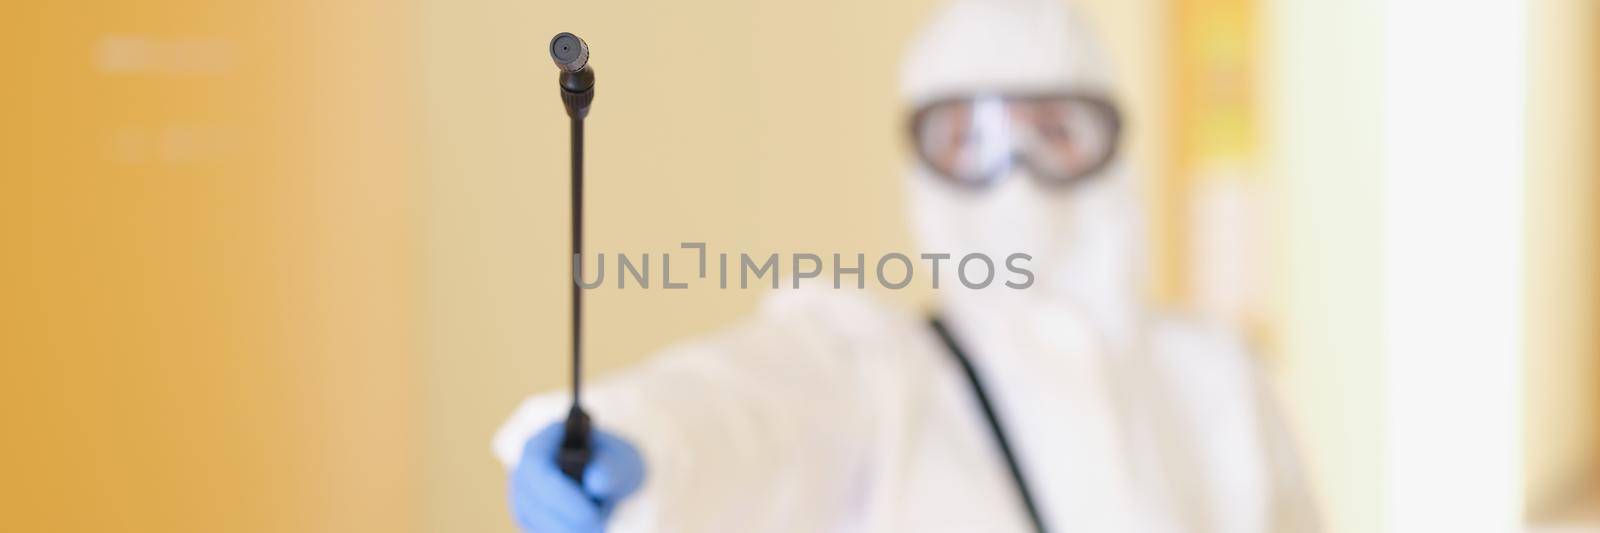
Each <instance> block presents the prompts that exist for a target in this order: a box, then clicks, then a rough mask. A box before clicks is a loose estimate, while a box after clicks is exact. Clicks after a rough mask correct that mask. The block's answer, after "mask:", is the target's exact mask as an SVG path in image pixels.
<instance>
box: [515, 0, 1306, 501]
mask: <svg viewBox="0 0 1600 533" xmlns="http://www.w3.org/2000/svg"><path fill="white" fill-rule="evenodd" d="M996 51H1006V53H996ZM901 89H902V93H903V96H904V99H905V101H906V102H907V103H908V104H909V105H910V108H911V109H913V110H914V111H913V113H912V114H911V116H910V117H909V120H908V122H909V125H910V128H909V129H910V135H911V144H912V146H913V147H914V150H913V151H914V154H915V161H914V162H913V163H912V164H911V166H910V169H909V171H908V172H907V173H906V175H905V177H904V180H905V187H906V192H907V194H908V197H909V201H910V206H911V210H910V211H911V213H912V225H913V230H914V233H915V235H916V237H917V240H918V245H919V246H920V247H921V248H922V251H924V252H929V253H950V254H953V255H954V256H955V257H957V258H959V257H961V256H962V255H963V254H967V253H985V254H988V255H989V256H990V257H995V258H1003V257H1007V256H1009V255H1011V254H1014V253H1018V252H1022V253H1026V254H1028V255H1029V256H1030V257H1031V258H1032V259H1031V261H1030V263H1029V264H1028V266H1029V267H1030V268H1031V271H1032V272H1033V273H1034V275H1035V276H1036V278H1035V283H1034V284H1033V285H1032V286H1031V287H1029V288H1027V289H1024V290H1018V289H1013V288H1010V287H1006V286H1004V284H1001V283H993V284H991V285H989V286H988V287H985V288H982V289H971V288H968V287H966V286H965V285H963V284H961V283H960V282H959V281H957V279H956V277H955V276H956V273H955V272H954V270H955V269H954V268H951V267H953V266H954V264H953V263H954V262H953V261H950V262H946V265H944V266H945V268H942V269H941V272H940V276H942V277H943V279H940V281H939V287H940V288H939V289H938V290H937V291H935V292H936V293H937V294H938V297H937V300H938V309H937V318H935V319H933V320H930V319H929V317H928V316H926V315H922V314H916V313H911V312H907V311H902V310H899V309H894V308H890V307H887V306H884V305H880V304H878V303H876V302H874V301H871V300H870V299H868V298H867V297H866V296H863V295H862V294H861V293H859V292H855V291H832V290H815V291H812V290H798V291H795V290H785V291H777V292H775V293H773V294H772V295H771V296H769V297H768V298H767V299H766V300H765V301H764V302H763V304H762V305H761V307H760V309H759V311H758V312H757V313H756V314H755V315H754V316H752V317H749V318H748V319H746V320H744V321H742V322H741V323H739V324H737V325H734V326H732V327H730V328H728V329H727V330H725V331H723V332H721V333H719V334H716V335H714V336H711V337H710V338H707V339H704V340H699V341H695V342H691V343H688V344H684V345H681V346H678V347H675V348H672V349H669V350H667V351H666V352H665V353H662V354H660V355H658V356H656V357H654V358H652V359H651V360H649V361H647V362H645V363H642V364H640V365H639V366H638V367H636V368H633V369H630V370H629V371H626V372H623V373H621V374H620V375H616V376H614V377H611V378H609V379H606V380H604V381H602V382H600V383H597V384H595V385H593V386H586V394H587V398H586V402H585V403H586V404H587V405H586V408H587V409H588V410H589V411H590V412H591V413H594V414H595V417H596V418H595V420H596V424H597V425H596V434H595V442H594V456H593V460H592V462H591V463H590V465H589V467H588V469H587V470H586V471H585V474H584V479H583V483H582V484H581V486H580V484H579V483H576V482H574V481H572V480H571V479H569V478H567V477H566V476H565V475H563V474H562V473H561V472H560V470H559V469H558V468H557V467H556V465H555V461H554V457H555V453H556V448H557V447H558V445H559V441H560V434H561V424H560V421H561V420H562V418H563V415H564V414H565V410H566V408H567V404H566V402H567V397H566V396H565V395H563V394H560V393H551V394H548V395H543V396H536V397H533V398H530V399H528V400H527V401H525V402H524V403H523V404H522V405H521V406H520V407H519V408H518V409H517V411H516V412H515V414H513V415H512V416H511V418H510V420H508V421H507V422H506V423H505V425H504V427H503V428H501V430H500V432H499V433H498V435H497V436H496V438H495V440H494V449H495V452H496V454H497V455H498V456H499V457H500V459H501V460H502V461H503V462H504V464H505V465H506V466H507V467H508V468H509V469H510V470H511V475H510V487H509V491H510V498H511V507H512V509H513V514H514V516H515V519H516V520H517V522H518V523H519V524H520V525H521V527H523V528H524V529H526V530H529V531H534V532H539V533H556V532H565V531H574V532H576V531H599V530H602V529H605V528H611V529H613V530H616V531H684V532H715V531H734V532H751V531H794V532H806V533H811V532H817V531H884V532H887V531H920V532H930V531H1029V530H1034V531H1046V530H1048V531H1093V532H1108V531H1130V532H1213V533H1252V532H1266V531H1314V530H1316V524H1315V522H1314V517H1313V512H1312V509H1311V506H1310V505H1309V502H1308V499H1307V494H1306V491H1305V487H1304V486H1303V484H1304V480H1303V479H1302V477H1301V469H1300V467H1299V465H1298V464H1297V462H1296V458H1295V457H1294V454H1293V453H1292V449H1291V446H1290V442H1289V440H1288V438H1287V434H1286V431H1285V429H1284V427H1283V422H1282V421H1281V420H1280V418H1279V416H1278V415H1277V414H1276V412H1275V410H1274V408H1273V405H1272V402H1271V401H1270V399H1269V397H1268V394H1267V392H1266V390H1265V387H1264V383H1263V379H1262V376H1261V375H1260V374H1259V371H1258V370H1257V369H1256V368H1255V367H1254V366H1253V365H1252V361H1251V359H1250V357H1249V356H1248V354H1247V353H1246V352H1245V350H1244V348H1243V346H1242V345H1241V344H1240V343H1239V342H1238V341H1236V340H1235V339H1234V338H1233V337H1231V336H1229V335H1227V334H1226V332H1219V331H1215V330H1212V329H1208V328H1206V327H1204V326H1200V325H1196V324H1193V323H1185V322H1182V321H1179V320H1175V319H1172V318H1170V317H1163V316H1160V315H1157V314H1155V313H1152V312H1150V311H1148V310H1147V309H1146V308H1145V307H1143V306H1142V305H1141V304H1140V302H1139V300H1138V298H1137V294H1138V290H1137V289H1138V287H1137V284H1136V280H1137V279H1138V278H1139V277H1140V269H1139V268H1138V265H1139V264H1140V263H1141V258H1140V257H1139V254H1140V245H1139V239H1138V235H1139V234H1140V232H1139V228H1138V215H1139V213H1138V209H1137V207H1136V204H1137V198H1136V197H1135V193H1134V186H1135V183H1134V182H1132V181H1131V180H1130V177H1129V176H1128V172H1127V168H1126V167H1125V165H1124V164H1123V163H1122V162H1121V161H1120V160H1119V159H1117V158H1116V146H1117V142H1118V134H1119V128H1120V124H1121V120H1120V118H1119V113H1118V111H1117V108H1116V107H1115V104H1114V102H1115V100H1114V99H1113V94H1114V93H1113V90H1112V85H1111V80H1110V79H1109V75H1108V66H1107V64H1106V61H1105V57H1104V56H1103V55H1102V52H1101V50H1100V49H1099V47H1098V43H1097V42H1096V41H1095V40H1094V39H1093V38H1092V36H1091V35H1090V34H1089V32H1088V30H1087V28H1086V27H1085V25H1084V23H1083V22H1082V21H1081V20H1080V18H1079V17H1078V16H1077V14H1076V13H1075V12H1073V11H1072V10H1070V9H1069V8H1068V7H1067V6H1065V5H1062V4H1061V3H1060V2H1059V1H1058V0H955V1H954V2H953V3H951V4H949V5H947V6H945V7H944V8H943V9H942V10H941V11H940V12H939V13H938V14H937V15H936V16H935V18H934V19H933V21H932V22H931V24H930V25H929V26H928V27H927V28H926V29H925V30H924V31H923V32H922V33H921V34H920V36H919V37H918V38H917V39H916V40H915V41H914V43H913V45H912V46H911V48H910V50H909V53H908V55H907V56H906V58H905V59H904V63H903V70H902V75H901ZM646 472H648V474H646Z"/></svg>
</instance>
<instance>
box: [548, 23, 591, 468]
mask: <svg viewBox="0 0 1600 533" xmlns="http://www.w3.org/2000/svg"><path fill="white" fill-rule="evenodd" d="M550 58H551V59H553V60H555V62H556V67H557V68H560V69H561V75H560V77H558V78H557V82H558V84H559V85H560V86H561V105H562V106H564V107H566V108H567V116H568V117H571V119H572V408H571V409H570V410H568V411H567V422H566V426H565V428H564V429H565V433H564V434H563V435H562V437H561V450H560V451H559V452H558V453H557V454H556V464H557V465H558V466H560V467H561V472H562V473H564V474H566V475H567V477H570V478H572V480H573V481H577V482H578V483H579V484H582V483H583V470H584V467H586V466H588V464H589V456H590V454H591V452H590V448H589V433H590V422H589V415H588V414H587V413H584V412H583V406H582V403H581V400H582V398H583V395H582V391H581V387H582V385H583V287H582V286H581V285H579V284H578V280H579V278H581V277H582V276H583V119H584V117H587V116H589V104H590V103H592V102H594V69H591V68H589V45H588V44H587V43H585V42H583V39H579V38H578V36H576V35H573V34H570V33H565V32H563V33H558V34H556V36H555V38H553V39H551V40H550Z"/></svg>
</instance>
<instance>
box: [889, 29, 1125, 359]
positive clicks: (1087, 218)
mask: <svg viewBox="0 0 1600 533" xmlns="http://www.w3.org/2000/svg"><path fill="white" fill-rule="evenodd" d="M1108 78H1109V75H1108V73H1107V69H1106V68H1105V61H1104V60H1103V57H1102V56H1101V54H1100V53H1099V47H1098V45H1097V42H1096V41H1095V40H1094V39H1093V37H1092V36H1091V35H1089V33H1088V29H1087V27H1086V25H1085V24H1084V23H1083V22H1082V21H1081V20H1080V19H1079V18H1078V17H1077V16H1076V14H1075V13H1073V12H1072V11H1071V10H1069V9H1068V8H1067V7H1066V6H1065V5H1063V4H1062V3H1060V0H956V1H955V2H954V3H952V4H951V5H949V6H948V7H947V8H945V9H944V10H943V11H942V12H941V13H940V14H939V15H937V16H936V18H935V19H934V20H933V21H932V23H931V24H929V25H928V27H927V29H926V30H924V33H923V34H922V35H921V36H920V37H919V38H918V39H917V40H915V41H914V43H913V45H912V47H911V49H910V51H909V53H908V54H907V56H906V58H905V61H904V62H903V66H902V73H901V84H902V87H901V88H902V95H903V97H904V99H905V100H906V101H907V102H908V103H910V104H911V106H913V107H915V106H920V105H922V104H925V103H928V102H932V101H936V100H939V99H942V98H947V97H950V96H954V95H962V94H1050V93H1090V94H1109V92H1110V91H1109V82H1108ZM1026 172H1028V169H1027V168H1025V167H1021V166H1019V167H1016V168H1012V169H1011V170H1010V175H1006V176H1003V177H1001V178H999V179H998V181H995V182H994V183H993V184H992V185H991V186H989V187H987V188H983V189H980V190H973V189H971V188H963V187H960V186H958V185H955V184H952V183H950V182H949V180H948V179H944V178H943V177H942V176H939V175H935V174H934V173H933V171H932V170H930V169H929V168H928V167H927V166H926V165H923V164H921V163H919V162H916V161H913V163H912V167H911V170H910V171H909V172H907V176H906V180H907V181H906V188H907V192H908V195H907V197H908V199H909V200H910V202H911V205H910V213H911V216H912V225H913V230H914V233H915V235H916V237H917V239H918V241H919V244H920V245H921V247H922V249H923V252H925V253H949V254H951V255H952V259H951V261H950V262H949V263H948V265H947V266H945V267H944V268H941V271H940V290H939V291H938V293H939V298H940V305H941V306H942V307H943V308H944V309H946V310H947V312H948V311H954V312H982V313H998V314H1013V313H1024V314H1026V313H1032V312H1033V311H1034V310H1036V309H1039V308H1042V307H1050V308H1070V309H1072V312H1073V314H1077V315H1080V316H1082V317H1083V318H1085V319H1086V320H1088V321H1089V322H1090V323H1091V324H1090V325H1091V326H1092V327H1094V328H1096V329H1098V330H1101V331H1102V332H1103V333H1104V334H1106V335H1108V336H1110V337H1124V336H1126V335H1127V334H1128V333H1129V331H1130V330H1131V328H1132V327H1133V320H1134V318H1133V315H1134V312H1135V311H1134V310H1135V309H1136V296H1137V294H1136V280H1138V279H1141V277H1142V270H1141V268H1142V262H1141V261H1140V260H1139V257H1138V255H1139V254H1138V251H1139V250H1140V246H1139V237H1140V228H1139V227H1138V208H1137V197H1136V195H1135V194H1134V190H1133V186H1132V183H1131V182H1130V180H1129V179H1127V177H1126V176H1125V175H1124V172H1123V168H1122V165H1121V164H1119V163H1117V162H1116V161H1113V162H1112V163H1111V164H1110V165H1109V166H1108V167H1105V168H1103V169H1101V170H1099V171H1098V172H1096V174H1095V175H1093V176H1089V177H1087V178H1086V179H1085V180H1084V181H1083V182H1082V183H1080V184H1077V185H1073V186H1071V187H1068V188H1065V189H1062V188H1052V187H1048V186H1041V183H1044V181H1045V180H1038V179H1035V177H1034V176H1027V175H1022V173H1026ZM968 253H983V254H986V255H988V256H989V257H990V258H992V259H993V261H994V262H995V270H996V276H997V277H996V280H995V282H994V283H991V284H989V285H988V286H987V287H985V288H983V289H968V288H966V287H965V286H963V285H962V284H961V283H960V282H959V277H958V276H957V272H955V271H956V265H957V263H956V262H957V261H958V260H959V259H960V258H961V257H962V256H963V255H965V254H968ZM1016 253H1024V254H1028V255H1029V256H1031V258H1032V259H1031V260H1027V261H1023V262H1020V263H1019V264H1020V265H1022V266H1025V267H1026V269H1027V270H1029V271H1031V272H1032V273H1033V275H1034V282H1033V285H1032V286H1031V287H1029V288H1026V289H1014V288H1010V287H1007V286H1006V285H1005V284H1004V283H1003V282H1004V281H1018V282H1021V281H1024V279H1023V278H1022V276H1019V275H1016V274H1014V273H1012V272H1010V271H1008V270H1007V269H1006V265H1005V261H1006V258H1007V257H1009V256H1011V255H1012V254H1016ZM970 268H973V269H975V270H974V271H972V272H971V273H972V274H973V275H970V276H968V279H969V280H970V279H981V278H982V274H983V272H982V271H981V270H982V269H981V265H971V266H970ZM979 310H981V311H979Z"/></svg>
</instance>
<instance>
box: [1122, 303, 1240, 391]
mask: <svg viewBox="0 0 1600 533" xmlns="http://www.w3.org/2000/svg"><path fill="white" fill-rule="evenodd" d="M1147 326H1148V329H1147V330H1146V331H1147V332H1148V336H1147V337H1146V342H1147V344H1146V348H1147V353H1148V355H1149V358H1150V362H1151V364H1152V365H1154V366H1155V367H1156V368H1157V369H1158V370H1159V371H1160V372H1161V374H1163V375H1164V376H1165V378H1166V381H1167V382H1168V384H1169V386H1170V387H1171V389H1172V391H1173V392H1175V393H1177V394H1178V395H1180V396H1182V397H1184V398H1185V401H1200V403H1203V404H1210V405H1211V406H1212V407H1220V406H1221V405H1219V404H1237V405H1239V406H1240V407H1248V406H1252V405H1253V404H1254V402H1255V400H1256V397H1257V392H1258V391H1259V389H1260V387H1261V386H1262V383H1261V381H1262V379H1263V378H1262V372H1261V368H1260V362H1259V360H1258V358H1257V356H1256V355H1254V353H1253V352H1252V350H1251V349H1250V347H1249V345H1248V344H1247V343H1245V342H1244V340H1243V337H1242V336H1240V335H1239V334H1238V332H1236V331H1233V330H1230V329H1229V328H1226V327H1224V326H1221V325H1217V324H1213V323H1208V322H1205V321H1202V320H1198V319H1194V318H1190V317H1184V316H1181V315H1171V314H1169V315H1160V316H1155V317H1152V318H1151V319H1150V320H1149V322H1148V323H1147Z"/></svg>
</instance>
